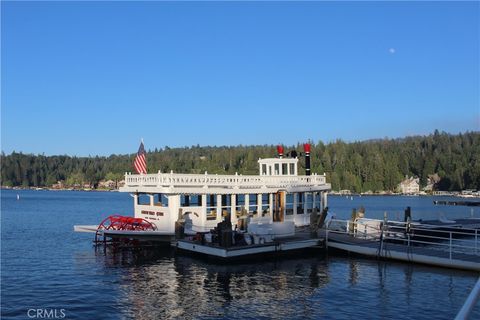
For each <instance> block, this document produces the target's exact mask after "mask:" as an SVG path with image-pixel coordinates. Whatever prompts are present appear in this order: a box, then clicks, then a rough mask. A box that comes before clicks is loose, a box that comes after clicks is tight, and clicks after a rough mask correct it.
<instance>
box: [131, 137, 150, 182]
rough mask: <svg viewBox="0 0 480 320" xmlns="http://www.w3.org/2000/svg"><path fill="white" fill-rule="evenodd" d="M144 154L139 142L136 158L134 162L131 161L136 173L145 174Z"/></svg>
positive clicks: (145, 162)
mask: <svg viewBox="0 0 480 320" xmlns="http://www.w3.org/2000/svg"><path fill="white" fill-rule="evenodd" d="M145 155H146V152H145V148H144V147H143V141H142V142H140V148H138V152H137V156H136V157H135V161H133V167H134V168H135V171H137V173H140V174H142V173H144V174H146V173H147V160H146V158H145Z"/></svg>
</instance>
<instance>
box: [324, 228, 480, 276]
mask: <svg viewBox="0 0 480 320" xmlns="http://www.w3.org/2000/svg"><path fill="white" fill-rule="evenodd" d="M479 240H480V232H479V230H478V229H468V228H462V229H458V230H456V229H453V228H439V226H429V225H419V224H412V223H409V222H407V223H404V222H398V221H386V220H374V219H359V220H358V222H352V221H351V220H337V219H335V220H330V221H329V223H328V225H327V227H326V229H325V241H326V246H327V248H328V247H333V248H337V249H342V250H346V251H350V252H355V253H359V254H364V255H369V256H377V257H384V258H391V259H397V260H403V261H410V262H418V263H426V264H431V265H437V266H444V267H452V268H460V269H466V270H474V271H480V244H479Z"/></svg>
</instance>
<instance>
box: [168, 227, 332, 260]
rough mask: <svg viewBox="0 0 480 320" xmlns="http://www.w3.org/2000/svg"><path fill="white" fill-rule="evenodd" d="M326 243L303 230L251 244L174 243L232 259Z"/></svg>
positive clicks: (180, 241) (186, 248)
mask: <svg viewBox="0 0 480 320" xmlns="http://www.w3.org/2000/svg"><path fill="white" fill-rule="evenodd" d="M324 243H325V241H324V239H323V238H315V237H311V236H310V233H308V232H302V233H297V234H296V235H295V236H292V237H285V238H281V239H277V240H274V241H272V242H267V243H262V244H251V245H233V246H230V247H227V248H225V247H222V246H220V245H218V244H211V243H209V244H206V243H204V244H202V243H200V242H198V241H192V240H177V241H176V243H174V244H173V245H174V246H175V247H176V248H178V249H180V250H184V251H188V252H194V253H198V254H201V255H206V256H209V257H215V258H220V259H226V260H230V259H238V258H246V257H250V256H253V255H259V254H267V253H268V254H269V253H273V254H279V253H283V252H289V251H294V250H301V249H308V248H324V247H325V246H324Z"/></svg>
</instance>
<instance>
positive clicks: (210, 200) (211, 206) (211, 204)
mask: <svg viewBox="0 0 480 320" xmlns="http://www.w3.org/2000/svg"><path fill="white" fill-rule="evenodd" d="M216 219H217V195H215V194H207V220H216Z"/></svg>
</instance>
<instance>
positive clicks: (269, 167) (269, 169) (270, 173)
mask: <svg viewBox="0 0 480 320" xmlns="http://www.w3.org/2000/svg"><path fill="white" fill-rule="evenodd" d="M268 175H269V176H271V175H272V166H268Z"/></svg>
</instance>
